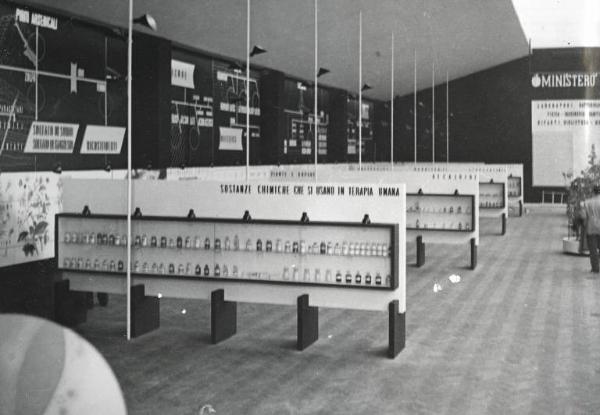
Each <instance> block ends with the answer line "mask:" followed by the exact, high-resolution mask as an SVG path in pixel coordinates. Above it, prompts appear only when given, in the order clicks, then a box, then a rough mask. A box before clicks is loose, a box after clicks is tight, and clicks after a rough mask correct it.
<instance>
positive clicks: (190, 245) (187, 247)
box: [184, 236, 192, 249]
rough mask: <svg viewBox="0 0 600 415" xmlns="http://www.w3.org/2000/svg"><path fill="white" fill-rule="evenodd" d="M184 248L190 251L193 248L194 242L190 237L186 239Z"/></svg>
mask: <svg viewBox="0 0 600 415" xmlns="http://www.w3.org/2000/svg"><path fill="white" fill-rule="evenodd" d="M184 246H185V249H190V248H191V247H192V240H191V239H190V237H189V236H186V237H185V243H184Z"/></svg>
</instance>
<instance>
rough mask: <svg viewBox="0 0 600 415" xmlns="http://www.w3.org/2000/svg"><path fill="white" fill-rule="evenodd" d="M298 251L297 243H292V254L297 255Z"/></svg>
mask: <svg viewBox="0 0 600 415" xmlns="http://www.w3.org/2000/svg"><path fill="white" fill-rule="evenodd" d="M298 251H299V246H298V241H294V242H293V243H292V252H293V253H294V254H297V253H298Z"/></svg>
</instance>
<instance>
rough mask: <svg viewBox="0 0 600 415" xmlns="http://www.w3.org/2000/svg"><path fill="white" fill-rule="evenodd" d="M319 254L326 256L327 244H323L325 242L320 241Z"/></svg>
mask: <svg viewBox="0 0 600 415" xmlns="http://www.w3.org/2000/svg"><path fill="white" fill-rule="evenodd" d="M319 252H320V253H321V254H326V253H327V244H326V243H325V241H321V246H320V250H319Z"/></svg>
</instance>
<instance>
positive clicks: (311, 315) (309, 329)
mask: <svg viewBox="0 0 600 415" xmlns="http://www.w3.org/2000/svg"><path fill="white" fill-rule="evenodd" d="M318 338H319V307H311V306H309V305H308V294H304V295H301V296H300V297H298V340H297V342H296V348H297V349H298V350H304V349H306V348H307V347H308V346H310V345H311V344H313V343H314V342H316V341H317V339H318Z"/></svg>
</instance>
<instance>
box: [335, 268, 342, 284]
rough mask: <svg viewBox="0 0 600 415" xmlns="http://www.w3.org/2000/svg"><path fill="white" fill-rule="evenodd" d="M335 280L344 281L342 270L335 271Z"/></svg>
mask: <svg viewBox="0 0 600 415" xmlns="http://www.w3.org/2000/svg"><path fill="white" fill-rule="evenodd" d="M335 282H342V272H341V271H340V270H338V271H337V272H336V273H335Z"/></svg>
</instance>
